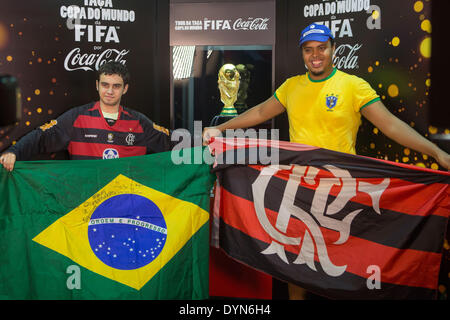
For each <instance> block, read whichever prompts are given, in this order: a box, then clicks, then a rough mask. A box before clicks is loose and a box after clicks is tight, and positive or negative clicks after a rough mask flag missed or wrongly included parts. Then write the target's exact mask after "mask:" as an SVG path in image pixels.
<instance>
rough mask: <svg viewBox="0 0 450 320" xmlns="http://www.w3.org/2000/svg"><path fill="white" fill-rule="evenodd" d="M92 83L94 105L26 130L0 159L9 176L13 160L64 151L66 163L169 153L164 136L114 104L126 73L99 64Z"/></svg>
mask: <svg viewBox="0 0 450 320" xmlns="http://www.w3.org/2000/svg"><path fill="white" fill-rule="evenodd" d="M98 75H99V78H98V80H97V81H96V85H97V90H98V93H99V97H100V99H99V101H97V102H92V103H89V104H86V105H84V106H80V107H76V108H73V109H70V110H69V111H67V112H65V113H64V114H62V115H61V116H59V117H58V118H57V119H56V120H52V121H50V122H49V123H47V124H45V125H43V126H41V127H39V128H37V129H35V130H33V131H31V132H30V133H28V134H27V135H25V136H24V137H23V138H21V139H20V140H19V141H18V142H17V143H16V144H15V145H14V146H11V147H10V148H9V149H8V150H7V151H6V152H5V153H3V154H2V155H1V156H0V163H1V164H2V165H3V166H4V167H5V169H7V170H9V171H11V170H13V168H14V163H15V162H16V160H28V159H29V158H30V157H32V156H34V155H37V154H42V153H51V152H57V151H61V150H67V151H68V152H69V156H70V158H71V159H77V160H78V159H113V158H123V157H131V156H140V155H145V154H149V153H156V152H162V151H170V150H171V147H172V143H171V140H170V134H169V131H168V130H167V129H164V128H162V127H160V126H158V125H156V124H154V123H153V122H152V121H151V120H149V119H148V118H147V117H146V116H145V115H143V114H142V113H140V112H137V111H134V110H131V109H128V108H124V107H122V106H121V105H120V100H121V98H122V96H123V95H124V94H125V93H126V92H127V90H128V82H129V77H130V76H129V72H128V70H127V68H126V67H125V66H124V65H123V64H121V63H119V62H115V61H110V62H107V63H105V64H103V65H102V66H101V67H100V68H99V70H98Z"/></svg>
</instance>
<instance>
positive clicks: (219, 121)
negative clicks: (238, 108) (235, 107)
mask: <svg viewBox="0 0 450 320" xmlns="http://www.w3.org/2000/svg"><path fill="white" fill-rule="evenodd" d="M236 116H237V114H236V115H224V114H219V115H217V116H215V117H214V118H213V119H212V120H211V123H210V124H209V126H210V127H215V126H218V125H219V124H222V123H224V122H227V121H228V120H231V119H233V118H235V117H236Z"/></svg>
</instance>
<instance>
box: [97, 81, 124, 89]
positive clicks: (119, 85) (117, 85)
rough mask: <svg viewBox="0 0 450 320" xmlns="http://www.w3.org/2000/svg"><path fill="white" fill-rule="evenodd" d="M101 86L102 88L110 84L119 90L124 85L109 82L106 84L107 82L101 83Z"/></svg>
mask: <svg viewBox="0 0 450 320" xmlns="http://www.w3.org/2000/svg"><path fill="white" fill-rule="evenodd" d="M100 84H101V85H102V86H109V85H110V84H112V85H113V86H114V87H116V88H118V87H121V86H122V84H121V83H109V82H105V81H101V82H100Z"/></svg>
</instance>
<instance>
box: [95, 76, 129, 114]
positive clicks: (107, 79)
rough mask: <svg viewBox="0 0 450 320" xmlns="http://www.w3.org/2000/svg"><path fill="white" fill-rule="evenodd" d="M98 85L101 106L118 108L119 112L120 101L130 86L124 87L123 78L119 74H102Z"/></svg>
mask: <svg viewBox="0 0 450 320" xmlns="http://www.w3.org/2000/svg"><path fill="white" fill-rule="evenodd" d="M96 84H97V90H98V94H99V97H100V105H101V106H102V107H103V106H106V107H109V108H111V107H113V108H115V107H117V110H118V108H119V105H120V99H121V98H122V96H123V95H124V94H125V93H126V92H127V90H128V84H126V85H124V82H123V79H122V77H121V76H120V75H118V74H109V75H107V74H101V75H100V79H99V80H97V83H96Z"/></svg>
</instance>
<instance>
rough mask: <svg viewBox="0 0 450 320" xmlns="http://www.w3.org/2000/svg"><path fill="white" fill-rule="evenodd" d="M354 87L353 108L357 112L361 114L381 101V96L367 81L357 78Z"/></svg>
mask: <svg viewBox="0 0 450 320" xmlns="http://www.w3.org/2000/svg"><path fill="white" fill-rule="evenodd" d="M353 86H354V89H353V101H354V104H353V106H354V110H355V112H360V111H361V110H362V109H364V108H365V107H367V106H368V105H370V104H372V103H374V102H375V101H378V100H380V96H379V95H378V94H377V92H376V91H375V90H374V89H373V88H372V87H371V86H370V84H369V83H368V82H367V81H365V80H363V79H361V78H359V77H356V76H355V77H354V84H353Z"/></svg>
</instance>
